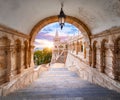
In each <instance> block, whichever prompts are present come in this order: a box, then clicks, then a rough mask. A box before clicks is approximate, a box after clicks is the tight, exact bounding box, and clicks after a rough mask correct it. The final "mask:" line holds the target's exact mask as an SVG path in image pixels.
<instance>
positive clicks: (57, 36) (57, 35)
mask: <svg viewBox="0 0 120 100" xmlns="http://www.w3.org/2000/svg"><path fill="white" fill-rule="evenodd" d="M55 38H59V34H58V30H56V33H55Z"/></svg>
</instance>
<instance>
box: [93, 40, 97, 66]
mask: <svg viewBox="0 0 120 100" xmlns="http://www.w3.org/2000/svg"><path fill="white" fill-rule="evenodd" d="M96 44H97V41H94V42H93V45H92V67H93V68H96V59H97V46H96Z"/></svg>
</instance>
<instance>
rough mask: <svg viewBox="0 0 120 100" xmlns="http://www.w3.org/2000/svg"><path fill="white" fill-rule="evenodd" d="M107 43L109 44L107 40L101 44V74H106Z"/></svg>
mask: <svg viewBox="0 0 120 100" xmlns="http://www.w3.org/2000/svg"><path fill="white" fill-rule="evenodd" d="M105 43H108V40H107V39H103V40H102V42H101V48H100V64H101V65H100V72H102V73H105V68H106V46H105Z"/></svg>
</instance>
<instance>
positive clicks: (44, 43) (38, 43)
mask: <svg viewBox="0 0 120 100" xmlns="http://www.w3.org/2000/svg"><path fill="white" fill-rule="evenodd" d="M34 45H35V47H36V48H45V47H52V46H53V42H52V41H49V40H46V39H35V42H34Z"/></svg>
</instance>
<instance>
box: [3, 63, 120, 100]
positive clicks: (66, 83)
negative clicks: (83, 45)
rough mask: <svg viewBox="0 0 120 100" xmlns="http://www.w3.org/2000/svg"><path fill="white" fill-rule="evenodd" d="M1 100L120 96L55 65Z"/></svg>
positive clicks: (97, 99)
mask: <svg viewBox="0 0 120 100" xmlns="http://www.w3.org/2000/svg"><path fill="white" fill-rule="evenodd" d="M1 100H120V94H118V93H116V92H114V91H110V90H108V89H105V88H102V87H100V86H97V85H94V84H91V83H89V82H87V81H84V80H81V79H80V78H79V77H78V76H77V74H76V73H74V72H71V71H69V70H67V69H66V68H64V67H63V65H62V67H61V65H60V64H56V65H54V66H52V67H51V68H50V69H49V71H48V72H44V73H42V75H41V76H40V78H39V79H38V80H37V81H35V82H34V83H33V84H31V85H30V86H28V87H26V88H25V89H21V90H19V91H16V92H14V93H11V94H9V95H8V96H6V97H4V98H2V99H1Z"/></svg>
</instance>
